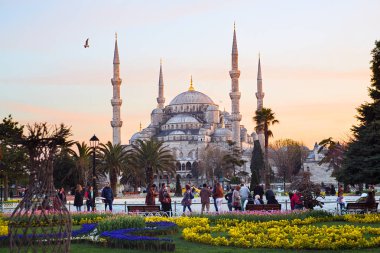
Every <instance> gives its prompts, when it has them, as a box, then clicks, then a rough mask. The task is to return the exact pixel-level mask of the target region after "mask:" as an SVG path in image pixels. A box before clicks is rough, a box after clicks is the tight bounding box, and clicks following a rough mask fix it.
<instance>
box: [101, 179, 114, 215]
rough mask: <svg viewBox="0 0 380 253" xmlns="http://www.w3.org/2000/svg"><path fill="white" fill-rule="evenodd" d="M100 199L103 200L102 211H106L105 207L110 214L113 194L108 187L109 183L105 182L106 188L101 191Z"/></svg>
mask: <svg viewBox="0 0 380 253" xmlns="http://www.w3.org/2000/svg"><path fill="white" fill-rule="evenodd" d="M102 197H103V198H104V211H107V205H108V206H109V210H110V211H111V212H112V202H113V192H112V189H111V187H110V183H109V182H107V183H106V186H105V187H104V188H103V190H102Z"/></svg>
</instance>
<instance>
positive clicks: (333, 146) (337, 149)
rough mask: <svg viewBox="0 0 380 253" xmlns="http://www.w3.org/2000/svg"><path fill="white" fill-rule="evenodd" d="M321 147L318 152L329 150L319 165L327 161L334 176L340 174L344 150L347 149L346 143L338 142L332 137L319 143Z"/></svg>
mask: <svg viewBox="0 0 380 253" xmlns="http://www.w3.org/2000/svg"><path fill="white" fill-rule="evenodd" d="M318 145H320V146H321V147H320V148H319V149H318V153H321V152H322V151H324V150H327V151H326V152H325V154H324V157H323V158H322V160H321V161H319V162H318V164H319V165H321V164H323V163H327V164H328V166H329V169H331V170H332V176H334V177H336V176H337V175H339V174H340V172H341V170H342V165H343V158H344V152H345V151H346V148H347V147H346V145H345V144H340V143H339V141H338V142H336V141H334V140H333V138H332V137H329V138H327V139H324V140H322V141H320V142H319V143H318Z"/></svg>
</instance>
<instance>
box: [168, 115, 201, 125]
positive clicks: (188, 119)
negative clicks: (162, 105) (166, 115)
mask: <svg viewBox="0 0 380 253" xmlns="http://www.w3.org/2000/svg"><path fill="white" fill-rule="evenodd" d="M179 123H199V121H198V120H197V119H196V118H194V117H192V116H190V115H186V114H178V115H176V116H174V117H172V118H170V119H169V120H168V121H167V122H166V123H165V124H179Z"/></svg>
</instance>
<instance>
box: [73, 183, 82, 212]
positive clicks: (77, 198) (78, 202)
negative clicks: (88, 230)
mask: <svg viewBox="0 0 380 253" xmlns="http://www.w3.org/2000/svg"><path fill="white" fill-rule="evenodd" d="M74 206H75V207H76V208H77V211H78V212H81V211H82V206H83V189H82V186H81V185H80V184H77V187H76V189H75V194H74Z"/></svg>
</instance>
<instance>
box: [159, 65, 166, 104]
mask: <svg viewBox="0 0 380 253" xmlns="http://www.w3.org/2000/svg"><path fill="white" fill-rule="evenodd" d="M157 103H158V105H157V108H160V109H164V104H165V97H164V78H163V75H162V60H160V77H159V78H158V97H157Z"/></svg>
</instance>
